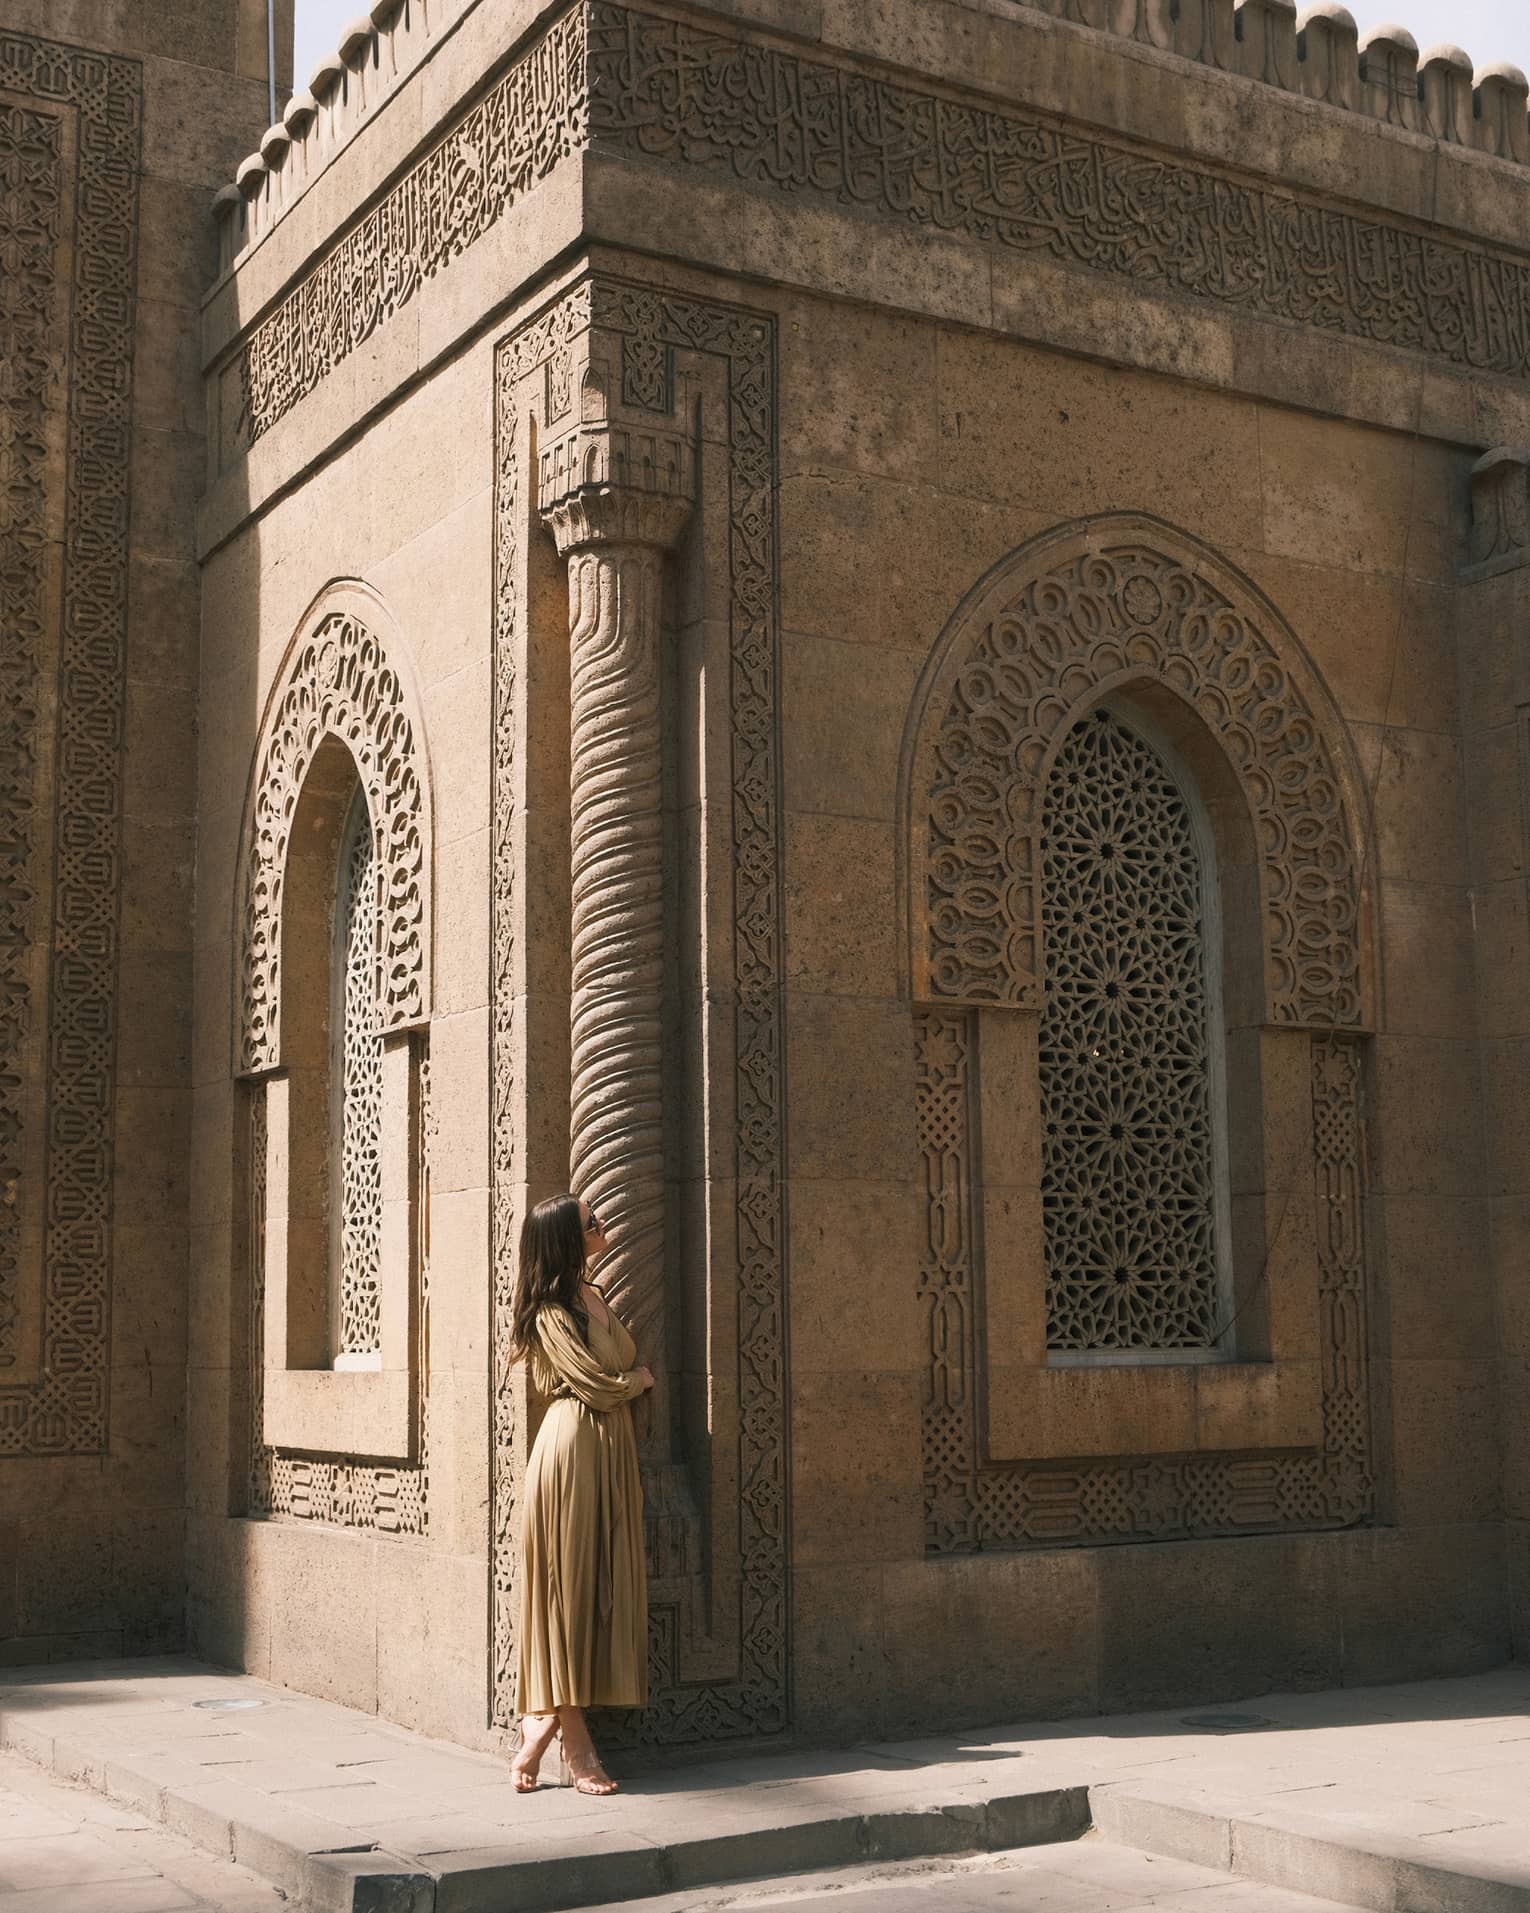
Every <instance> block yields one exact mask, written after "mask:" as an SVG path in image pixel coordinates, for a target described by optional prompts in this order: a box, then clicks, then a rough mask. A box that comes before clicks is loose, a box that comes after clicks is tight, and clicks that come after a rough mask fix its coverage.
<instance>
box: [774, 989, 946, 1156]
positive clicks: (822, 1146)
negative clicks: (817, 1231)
mask: <svg viewBox="0 0 1530 1913" xmlns="http://www.w3.org/2000/svg"><path fill="white" fill-rule="evenodd" d="M786 1048H787V1079H788V1081H789V1082H790V1083H791V1085H792V1123H791V1128H790V1133H789V1140H788V1151H789V1167H790V1173H791V1174H792V1176H794V1177H804V1178H819V1177H826V1178H828V1179H829V1180H831V1181H835V1182H838V1181H841V1180H844V1179H847V1178H848V1179H849V1180H851V1181H857V1182H860V1181H865V1182H911V1181H912V1180H913V1179H914V1178H915V1176H917V1174H918V1163H919V1156H918V1150H917V1145H916V1138H915V1134H914V1099H913V1094H912V1089H913V1081H914V1038H913V1028H912V1025H911V1023H910V1019H909V1011H908V1006H907V1005H906V1004H900V1003H859V1002H854V1001H852V1000H850V999H849V998H846V997H829V996H804V995H800V994H793V995H792V996H791V997H790V998H789V1005H788V1011H787V1021H786Z"/></svg>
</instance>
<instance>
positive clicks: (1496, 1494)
mask: <svg viewBox="0 0 1530 1913" xmlns="http://www.w3.org/2000/svg"><path fill="white" fill-rule="evenodd" d="M1391 1387H1392V1417H1393V1426H1392V1468H1393V1476H1394V1481H1393V1495H1394V1499H1395V1509H1396V1518H1397V1520H1398V1521H1399V1522H1400V1523H1401V1524H1402V1525H1403V1526H1405V1527H1431V1526H1434V1525H1436V1524H1438V1523H1451V1524H1455V1523H1459V1522H1464V1521H1496V1520H1499V1519H1501V1517H1502V1513H1503V1483H1502V1480H1501V1478H1500V1474H1499V1468H1498V1456H1499V1453H1500V1449H1499V1426H1498V1373H1497V1368H1496V1365H1495V1364H1494V1363H1493V1362H1492V1361H1491V1360H1487V1359H1484V1358H1483V1357H1482V1356H1480V1355H1479V1357H1478V1359H1476V1360H1474V1361H1437V1360H1436V1361H1394V1362H1393V1364H1392V1374H1391Z"/></svg>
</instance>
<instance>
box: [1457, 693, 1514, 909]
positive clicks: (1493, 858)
mask: <svg viewBox="0 0 1530 1913" xmlns="http://www.w3.org/2000/svg"><path fill="white" fill-rule="evenodd" d="M1464 781H1465V796H1466V803H1467V807H1468V808H1467V818H1468V826H1467V827H1468V832H1469V835H1470V842H1471V874H1472V881H1473V882H1474V883H1479V884H1492V883H1507V882H1510V881H1516V880H1520V879H1522V878H1523V876H1524V871H1525V855H1526V851H1525V826H1524V811H1523V809H1522V808H1521V806H1522V803H1523V794H1522V792H1523V786H1522V779H1521V775H1520V736H1519V725H1518V721H1516V722H1514V723H1507V724H1505V723H1500V724H1497V725H1495V726H1494V727H1493V728H1492V729H1491V730H1488V731H1484V732H1482V733H1481V734H1480V735H1479V736H1477V737H1474V738H1472V739H1471V740H1470V741H1469V743H1468V744H1467V746H1466V755H1465V780H1464Z"/></svg>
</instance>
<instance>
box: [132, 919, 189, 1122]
mask: <svg viewBox="0 0 1530 1913" xmlns="http://www.w3.org/2000/svg"><path fill="white" fill-rule="evenodd" d="M191 999H192V992H191V953H190V951H189V950H187V951H182V950H132V951H126V952H124V953H123V955H122V957H121V959H120V961H119V963H118V966H117V1022H118V1033H117V1080H118V1082H119V1083H121V1084H123V1085H124V1086H125V1087H127V1088H131V1089H169V1088H174V1087H180V1086H182V1085H184V1084H185V1083H187V1082H189V1081H190V1078H191Z"/></svg>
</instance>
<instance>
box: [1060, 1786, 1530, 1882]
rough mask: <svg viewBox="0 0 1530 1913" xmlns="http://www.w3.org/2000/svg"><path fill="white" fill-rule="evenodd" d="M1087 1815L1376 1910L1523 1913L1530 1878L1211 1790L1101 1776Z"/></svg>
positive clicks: (1231, 1866)
mask: <svg viewBox="0 0 1530 1913" xmlns="http://www.w3.org/2000/svg"><path fill="white" fill-rule="evenodd" d="M1089 1808H1090V1817H1091V1821H1092V1824H1093V1826H1094V1828H1095V1830H1096V1831H1097V1832H1099V1833H1101V1834H1103V1835H1104V1837H1105V1838H1106V1839H1107V1840H1116V1841H1119V1842H1120V1843H1121V1844H1122V1845H1124V1846H1133V1847H1140V1848H1142V1849H1143V1850H1144V1851H1145V1852H1148V1853H1158V1854H1161V1855H1162V1856H1163V1857H1164V1858H1165V1859H1172V1860H1188V1861H1190V1862H1192V1863H1193V1864H1194V1865H1197V1866H1204V1867H1215V1868H1217V1869H1219V1870H1220V1871H1222V1872H1228V1873H1232V1874H1234V1875H1235V1876H1236V1877H1237V1878H1239V1879H1242V1880H1256V1881H1258V1882H1259V1883H1260V1884H1261V1885H1264V1886H1279V1887H1286V1888H1288V1889H1290V1890H1291V1891H1292V1892H1296V1893H1305V1894H1308V1895H1310V1896H1311V1897H1312V1898H1314V1899H1320V1900H1336V1901H1338V1902H1340V1903H1341V1904H1342V1905H1345V1906H1360V1907H1370V1908H1374V1909H1376V1913H1409V1910H1411V1909H1424V1908H1427V1909H1428V1913H1530V1876H1527V1875H1526V1873H1525V1871H1524V1869H1523V1868H1508V1867H1505V1868H1503V1869H1501V1870H1500V1869H1496V1868H1494V1867H1493V1866H1492V1865H1490V1864H1485V1863H1483V1862H1481V1861H1475V1862H1473V1863H1472V1867H1471V1870H1470V1871H1467V1870H1466V1868H1465V1866H1452V1865H1450V1864H1448V1863H1447V1862H1446V1861H1444V1860H1443V1859H1442V1856H1441V1855H1440V1853H1439V1851H1438V1850H1437V1849H1435V1848H1433V1847H1431V1846H1430V1844H1429V1842H1428V1841H1427V1840H1425V1839H1420V1838H1417V1837H1410V1836H1408V1835H1404V1834H1399V1835H1389V1834H1381V1833H1376V1832H1368V1831H1366V1830H1364V1829H1362V1828H1356V1829H1355V1830H1354V1832H1353V1833H1351V1834H1349V1835H1347V1836H1346V1837H1345V1838H1344V1839H1342V1840H1340V1839H1337V1838H1336V1837H1335V1835H1334V1831H1333V1828H1332V1826H1331V1825H1330V1824H1329V1823H1328V1822H1327V1821H1323V1820H1318V1819H1315V1818H1313V1817H1311V1816H1310V1815H1306V1814H1299V1813H1280V1812H1272V1813H1266V1814H1260V1815H1259V1816H1258V1817H1257V1818H1253V1817H1250V1816H1248V1815H1246V1814H1244V1813H1243V1812H1242V1811H1241V1810H1240V1809H1239V1808H1237V1807H1235V1806H1232V1805H1230V1804H1229V1803H1227V1802H1225V1801H1218V1800H1217V1799H1216V1798H1215V1797H1214V1796H1211V1795H1202V1796H1201V1797H1200V1799H1199V1802H1198V1803H1194V1804H1192V1803H1191V1802H1190V1801H1187V1800H1186V1799H1185V1798H1184V1797H1183V1796H1181V1797H1179V1798H1168V1797H1166V1796H1164V1795H1162V1794H1155V1793H1152V1792H1148V1791H1144V1790H1142V1789H1141V1787H1140V1785H1138V1786H1136V1787H1135V1788H1134V1786H1133V1784H1132V1783H1127V1782H1119V1781H1117V1782H1103V1783H1101V1784H1099V1785H1097V1786H1094V1787H1091V1788H1090V1789H1089Z"/></svg>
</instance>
